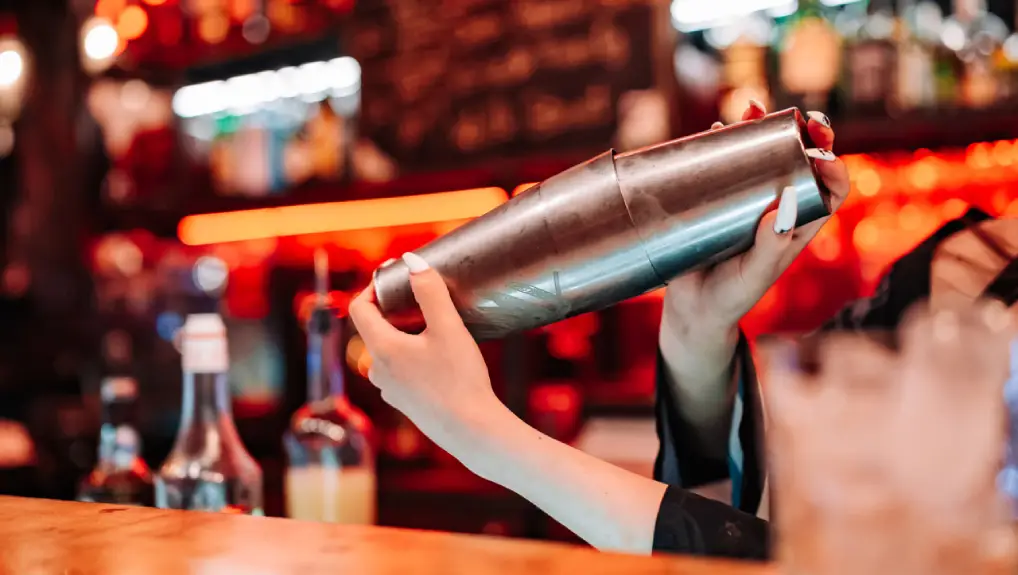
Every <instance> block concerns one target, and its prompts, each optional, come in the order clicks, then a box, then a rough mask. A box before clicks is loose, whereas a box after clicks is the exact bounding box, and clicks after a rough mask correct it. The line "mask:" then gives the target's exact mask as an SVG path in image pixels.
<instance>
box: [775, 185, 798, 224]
mask: <svg viewBox="0 0 1018 575" xmlns="http://www.w3.org/2000/svg"><path fill="white" fill-rule="evenodd" d="M798 216H799V202H798V195H797V193H796V190H795V187H794V186H787V187H785V189H784V190H782V191H781V199H780V200H778V215H777V216H775V218H774V233H776V234H779V235H781V234H787V233H788V232H789V231H791V230H792V228H794V227H795V220H796V218H797V217H798Z"/></svg>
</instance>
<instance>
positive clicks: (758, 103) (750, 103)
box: [749, 98, 767, 114]
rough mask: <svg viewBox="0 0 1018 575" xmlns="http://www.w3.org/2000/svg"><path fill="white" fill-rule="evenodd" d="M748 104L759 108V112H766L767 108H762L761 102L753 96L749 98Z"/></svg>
mask: <svg viewBox="0 0 1018 575" xmlns="http://www.w3.org/2000/svg"><path fill="white" fill-rule="evenodd" d="M749 105H750V106H751V107H753V108H756V109H757V110H760V112H762V113H764V114H766V113H767V108H764V105H763V104H761V103H760V102H758V101H756V100H754V99H753V98H750V99H749Z"/></svg>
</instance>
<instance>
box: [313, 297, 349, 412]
mask: <svg viewBox="0 0 1018 575" xmlns="http://www.w3.org/2000/svg"><path fill="white" fill-rule="evenodd" d="M341 335H342V333H341V331H340V329H339V324H338V322H337V321H336V320H335V318H332V317H329V318H328V319H327V320H326V319H324V318H321V317H319V318H315V319H312V321H311V322H310V323H309V329H308V340H307V341H308V349H307V371H308V402H309V403H315V402H318V401H322V400H325V399H327V398H330V397H331V398H332V399H334V400H338V399H344V398H345V393H346V390H345V385H344V384H345V381H344V377H343V367H342V364H341V363H340V359H339V352H340V348H341V347H342V346H341V344H342V337H341Z"/></svg>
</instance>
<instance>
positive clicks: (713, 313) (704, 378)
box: [659, 101, 849, 461]
mask: <svg viewBox="0 0 1018 575" xmlns="http://www.w3.org/2000/svg"><path fill="white" fill-rule="evenodd" d="M765 114H766V111H765V110H764V108H763V106H761V105H760V104H758V103H756V102H752V101H751V102H750V106H749V109H748V110H746V112H745V114H743V121H750V120H756V119H759V118H762V117H763V116H764V115H765ZM808 116H809V120H808V123H807V129H808V130H809V135H810V138H811V139H812V140H813V143H814V145H816V146H817V148H813V149H810V150H808V151H807V153H808V154H809V156H810V157H811V158H813V162H814V164H815V166H816V169H817V173H819V174H820V177H821V178H822V179H823V181H824V184H826V185H827V188H828V189H829V190H830V191H831V207H832V211H833V210H836V209H838V207H840V206H841V204H842V202H844V200H845V197H846V196H847V195H848V190H849V179H848V170H847V169H846V168H845V164H844V163H843V162H842V161H841V160H840V159H838V158H837V157H836V156H835V155H834V154H833V152H831V148H832V146H833V145H834V131H833V130H832V129H831V126H830V120H828V119H827V116H825V115H824V114H821V113H819V112H810V113H809V114H808ZM721 127H723V125H722V124H721V123H720V122H719V123H716V124H714V126H712V127H711V129H718V128H721ZM789 190H792V189H791V188H790V189H789ZM792 192H793V193H788V190H786V191H785V192H783V193H782V194H781V200H780V201H779V203H778V207H777V209H775V210H771V211H769V212H768V213H766V214H764V216H763V217H762V218H761V221H760V224H759V226H758V228H757V230H756V237H755V240H754V244H753V247H752V248H750V249H749V251H747V252H745V253H743V254H742V255H740V256H737V257H735V258H732V259H730V260H727V261H724V262H722V263H720V264H719V265H717V266H715V267H713V268H710V269H705V270H701V271H697V272H693V273H690V274H687V275H684V276H682V277H679V278H676V279H675V280H673V281H671V282H670V283H669V284H668V287H667V288H666V290H665V301H664V308H663V312H662V318H661V332H660V339H659V345H660V349H661V355H662V357H663V358H664V365H665V370H664V373H662V377H663V381H664V382H665V383H666V384H667V385H668V386H669V387H670V388H671V395H672V397H674V406H675V409H677V410H678V416H679V417H680V418H682V419H683V420H685V422H686V426H687V427H691V428H692V429H694V430H696V434H695V436H694V437H686V438H683V441H687V442H689V443H690V444H691V445H690V448H692V449H695V450H698V451H700V452H701V453H702V454H703V455H705V456H708V457H713V458H717V459H718V460H719V461H724V456H725V453H726V452H727V450H728V439H729V432H730V424H731V418H732V413H733V405H734V403H733V402H734V396H735V390H736V385H735V384H736V380H735V373H736V371H735V367H736V364H735V348H736V344H737V343H738V335H739V334H738V323H739V320H741V319H742V316H744V315H746V313H747V312H748V311H749V310H750V309H751V308H752V307H753V306H754V305H755V304H756V302H757V301H759V300H760V298H761V297H763V295H764V293H765V292H766V291H767V290H768V289H769V288H770V286H771V285H772V284H773V283H774V282H775V281H776V280H777V279H778V277H779V276H780V275H781V274H782V273H783V272H784V271H785V269H787V268H788V266H789V264H791V263H792V261H793V260H794V259H795V258H796V257H797V256H798V255H799V253H800V252H801V251H802V250H803V248H805V247H806V244H808V243H809V241H810V240H811V239H813V236H815V235H816V233H817V231H819V230H820V227H821V226H823V225H824V223H825V222H826V221H827V219H828V218H822V219H819V220H816V221H814V222H811V223H809V224H807V225H805V226H802V227H800V228H795V227H794V225H795V220H796V217H797V215H798V214H797V209H796V208H797V205H796V197H795V193H794V190H792Z"/></svg>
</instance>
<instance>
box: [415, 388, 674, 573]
mask: <svg viewBox="0 0 1018 575" xmlns="http://www.w3.org/2000/svg"><path fill="white" fill-rule="evenodd" d="M477 413H480V414H483V417H481V418H479V419H481V421H476V420H475V422H474V423H473V424H472V426H473V429H469V430H467V429H453V428H450V427H448V426H444V431H437V430H436V431H437V433H434V434H433V433H430V432H427V431H426V433H429V435H433V437H432V438H433V439H435V440H436V442H437V443H438V444H439V445H441V446H442V447H444V448H446V449H447V450H448V451H449V452H450V453H451V454H452V455H453V456H455V457H456V458H457V459H459V460H460V461H462V462H463V464H464V465H466V466H467V467H468V468H469V469H470V470H471V471H473V472H474V473H477V474H478V475H480V476H481V477H484V478H485V479H488V480H489V481H493V482H495V483H498V484H500V485H503V486H505V487H506V488H508V489H510V490H512V491H514V492H516V493H518V494H519V495H520V496H522V497H524V498H525V499H527V500H529V501H530V502H531V503H533V504H534V505H536V506H537V507H539V508H541V509H542V510H543V511H545V512H546V513H547V514H548V515H550V516H551V517H552V518H553V519H555V520H556V521H558V522H559V523H561V524H562V525H564V526H565V527H567V528H568V529H569V530H570V531H572V532H573V533H576V534H577V535H578V536H579V537H581V538H582V539H583V540H585V541H587V542H588V543H590V544H591V545H593V546H594V547H597V548H599V549H605V550H614V551H623V552H629V553H641V554H647V553H650V552H651V549H652V546H653V541H654V530H655V523H656V521H657V516H658V510H659V509H660V508H661V500H662V498H663V496H664V494H665V489H666V486H665V485H664V484H663V483H658V482H657V481H653V480H651V479H648V478H646V477H643V476H641V475H638V474H635V473H632V472H629V471H626V470H624V469H621V468H619V467H616V466H614V465H612V464H610V463H606V462H604V461H602V460H600V459H597V458H595V457H593V456H591V455H588V454H586V453H583V452H582V451H579V450H578V449H575V448H573V447H570V446H568V445H566V444H564V443H560V442H558V441H556V440H554V439H552V438H550V437H548V436H547V435H544V434H543V433H541V432H539V431H537V430H536V429H534V428H532V427H530V426H529V425H527V424H526V423H524V422H523V421H522V420H520V419H519V418H517V417H516V416H515V415H513V414H512V413H511V412H510V411H509V410H508V409H507V408H506V407H505V406H503V405H502V404H501V403H498V404H497V405H495V404H491V405H489V406H487V407H485V408H484V409H483V410H481V411H478V412H477Z"/></svg>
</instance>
